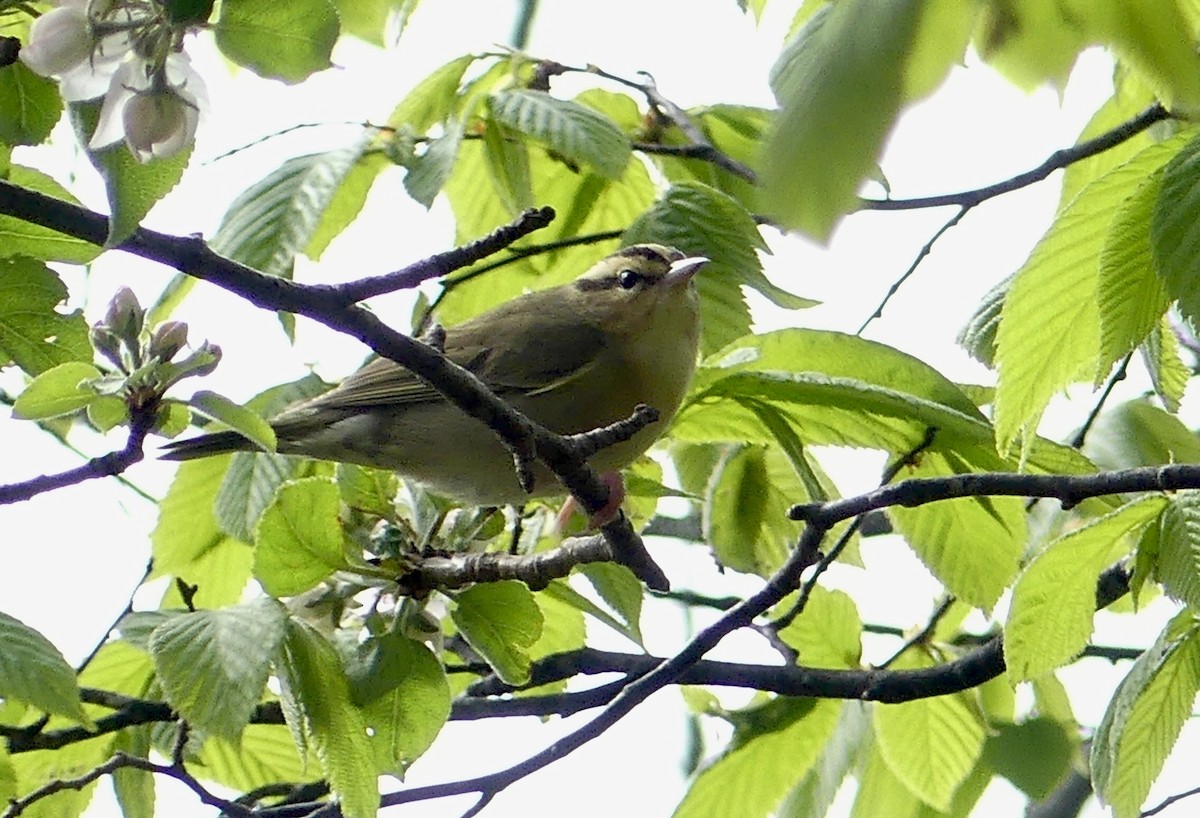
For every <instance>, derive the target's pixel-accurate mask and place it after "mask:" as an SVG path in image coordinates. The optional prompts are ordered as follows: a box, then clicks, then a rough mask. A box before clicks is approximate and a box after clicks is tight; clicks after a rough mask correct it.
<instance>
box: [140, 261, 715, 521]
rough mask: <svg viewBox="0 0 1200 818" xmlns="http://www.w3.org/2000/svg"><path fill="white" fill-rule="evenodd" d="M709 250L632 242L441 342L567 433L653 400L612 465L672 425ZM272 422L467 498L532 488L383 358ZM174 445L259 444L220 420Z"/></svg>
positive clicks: (174, 449) (290, 441)
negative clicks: (652, 415) (654, 413)
mask: <svg viewBox="0 0 1200 818" xmlns="http://www.w3.org/2000/svg"><path fill="white" fill-rule="evenodd" d="M707 261H708V259H705V258H702V257H698V256H697V257H686V256H685V255H684V254H683V253H681V252H680V251H679V250H676V249H674V248H671V247H664V246H662V245H657V244H639V245H634V246H631V247H626V248H624V249H622V250H618V251H617V252H615V253H613V254H612V255H610V256H608V257H606V258H604V259H603V260H601V261H600V262H599V263H597V264H596V265H595V266H593V267H592V268H591V269H589V270H588V271H587V272H585V273H584V274H583V275H581V276H580V277H579V278H577V279H575V280H574V281H572V282H570V283H568V284H564V285H561V286H558V287H551V288H549V289H545V290H540V291H536V292H531V293H527V294H525V295H522V296H519V297H517V298H515V299H513V300H512V301H509V302H507V303H504V304H501V305H500V306H498V307H495V308H494V309H492V310H489V311H488V312H485V313H482V314H480V315H478V316H476V317H474V318H471V319H469V320H467V321H465V322H463V323H461V324H458V325H456V326H452V327H449V328H448V329H446V331H445V342H444V345H443V351H444V352H445V354H446V356H447V357H448V358H449V359H450V360H452V361H454V362H455V363H457V364H458V365H460V366H462V367H464V368H466V369H468V370H470V371H471V372H473V373H474V374H475V375H477V376H478V377H479V378H480V379H481V380H482V381H483V382H484V383H485V384H487V385H488V387H489V388H490V389H491V390H492V391H494V392H495V393H496V394H497V395H498V396H499V397H501V398H503V399H504V400H506V401H508V402H509V403H510V404H511V405H512V406H513V407H514V408H516V409H517V410H518V411H520V412H522V413H523V414H525V415H526V416H527V417H529V418H530V419H532V420H534V421H535V422H537V423H539V424H541V425H542V426H544V427H546V428H547V429H550V430H551V431H555V432H559V433H561V434H574V433H579V432H586V431H590V430H592V429H596V428H599V427H601V426H606V425H608V424H611V423H614V422H616V421H618V420H621V419H623V418H626V417H628V416H629V415H630V414H631V413H632V412H633V410H634V408H635V407H636V406H637V404H639V403H644V404H647V405H649V406H652V407H654V408H655V409H657V410H658V411H659V413H660V417H659V419H658V420H657V421H656V422H655V423H652V424H650V425H649V426H647V427H646V428H644V429H642V430H640V431H639V432H638V433H637V434H635V435H634V436H633V437H632V438H631V439H630V440H628V441H625V442H623V443H617V444H615V445H613V446H609V447H606V448H603V449H601V450H600V451H598V452H596V454H595V455H593V456H592V457H591V458H590V459H589V463H590V464H591V465H592V466H593V467H594V468H596V469H598V470H599V471H601V473H603V474H607V475H609V476H610V478H611V475H612V474H614V473H615V472H616V471H617V470H618V469H621V468H623V467H625V466H627V465H629V464H630V463H631V462H633V460H635V459H636V458H637V457H638V456H640V455H641V454H642V453H643V452H645V451H646V449H648V448H649V447H650V445H651V444H652V443H653V442H654V441H655V440H656V439H657V438H658V437H659V436H660V435H661V434H662V433H663V431H664V430H665V429H666V427H667V426H668V424H669V423H670V420H671V417H672V416H673V415H674V414H675V412H676V410H678V408H679V404H680V402H681V401H682V400H683V396H684V393H685V392H686V391H687V387H688V383H689V382H690V381H691V378H692V374H693V373H694V371H695V368H696V357H697V344H698V341H699V335H700V305H699V297H698V295H697V293H696V287H695V284H694V282H693V276H694V275H695V273H696V272H697V271H698V270H699V269H700V268H701V267H703V266H704V264H705V263H706V262H707ZM271 426H272V427H273V428H274V430H275V434H276V437H277V441H278V450H279V451H280V452H281V453H283V454H293V455H303V456H305V457H312V458H317V459H321V460H334V461H340V462H346V463H357V464H361V465H364V466H374V467H376V468H383V469H390V470H394V471H396V472H398V473H399V474H401V475H402V476H404V477H406V478H409V479H411V480H415V481H416V482H418V483H420V484H423V485H425V486H427V487H428V488H430V489H432V490H433V491H436V492H438V493H440V494H444V495H447V496H449V497H453V498H456V499H458V500H460V501H462V502H464V503H469V504H472V505H481V506H498V505H507V504H520V503H522V502H524V501H525V500H526V499H527V498H528V497H529V496H530V495H529V494H527V493H526V492H525V491H524V490H523V489H522V488H521V485H520V483H519V481H518V479H517V475H516V471H515V469H514V467H513V459H512V455H511V454H510V453H509V451H508V450H507V449H506V448H505V447H504V445H503V444H502V443H501V442H500V439H499V438H498V437H497V436H496V433H495V432H493V431H492V430H491V429H489V428H488V427H487V426H485V425H484V424H483V423H481V422H479V421H478V420H476V419H475V418H473V417H470V416H469V415H467V414H466V413H464V412H462V411H461V410H460V409H458V408H457V407H455V406H453V405H451V404H450V403H448V402H447V401H446V400H445V399H444V398H443V397H442V396H441V395H440V394H438V392H437V391H436V390H434V389H433V388H432V387H431V386H429V385H428V384H426V383H424V382H423V381H421V380H420V379H419V378H417V377H416V376H415V375H413V374H412V373H410V372H409V371H408V370H407V369H405V368H404V367H402V366H400V365H399V364H397V363H395V362H394V361H392V360H389V359H387V358H378V359H375V360H373V361H371V362H370V363H368V364H366V365H365V366H363V367H362V368H361V369H359V370H358V371H357V372H355V373H353V374H352V375H350V376H349V377H347V378H346V380H345V381H343V382H342V383H341V384H340V385H339V386H337V387H335V388H334V389H332V390H330V391H329V392H326V393H324V394H323V395H320V396H318V397H316V398H313V399H311V400H308V401H305V402H302V403H299V404H297V405H295V406H292V407H290V408H288V409H286V410H285V411H284V412H283V413H282V414H280V415H278V416H276V417H275V418H273V419H272V420H271ZM165 448H166V452H165V454H163V455H162V456H163V457H164V458H165V459H168V460H191V459H193V458H198V457H207V456H209V455H214V454H221V453H224V452H231V451H248V450H255V448H256V447H255V445H254V444H253V443H252V442H250V440H248V439H247V438H244V437H242V436H241V435H239V434H237V433H236V432H232V431H223V432H216V433H213V434H206V435H200V436H199V437H194V438H191V439H189V440H182V441H177V442H175V443H171V444H168V445H167V446H166V447H165ZM533 476H534V489H533V495H535V496H545V495H552V494H561V493H563V492H564V489H563V487H562V486H561V485H560V484H559V483H558V481H557V480H556V479H555V478H554V476H553V474H552V472H550V471H549V470H548V469H547V468H545V466H543V465H542V464H540V463H539V464H536V465H535V467H534V471H533ZM606 482H607V483H608V484H609V486H610V487H615V488H618V489H619V485H618V484H616V483H615V482H614V481H613V480H612V479H606ZM616 501H617V503H618V504H619V498H617V500H616ZM611 502H612V501H610V504H611ZM614 511H615V509H614Z"/></svg>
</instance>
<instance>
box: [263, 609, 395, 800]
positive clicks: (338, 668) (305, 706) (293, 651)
mask: <svg viewBox="0 0 1200 818" xmlns="http://www.w3.org/2000/svg"><path fill="white" fill-rule="evenodd" d="M281 664H282V666H281V671H282V672H281V674H280V676H281V681H282V682H283V686H284V697H285V699H287V700H290V701H291V702H292V705H291V706H288V707H285V708H284V714H285V715H287V714H289V713H292V714H296V715H300V716H302V718H303V722H304V724H303V725H296V724H289V726H290V727H291V728H292V730H293V731H297V730H301V729H302V730H303V732H304V733H306V734H307V735H308V736H309V737H311V739H312V742H313V746H314V747H316V750H317V756H318V757H319V758H320V759H321V767H322V768H323V769H324V770H325V775H326V777H327V778H328V779H329V783H330V786H331V787H332V788H333V791H334V794H335V795H337V797H338V799H339V800H340V802H341V808H342V811H343V812H344V813H345V814H346V816H347V818H373V816H374V815H375V814H376V811H377V810H378V807H379V785H378V782H377V778H376V767H375V764H374V751H373V748H372V746H371V740H370V738H369V737H368V735H367V724H366V720H365V718H364V716H363V712H362V711H361V710H360V709H359V708H357V707H356V706H355V705H354V703H353V701H352V700H351V697H350V685H349V683H348V682H347V681H346V674H345V673H344V672H343V670H342V665H341V662H339V661H338V656H337V652H336V651H335V650H334V648H333V646H332V645H330V644H329V642H327V641H326V640H325V639H324V638H323V637H322V636H321V635H320V634H319V633H317V632H316V631H314V630H313V629H312V628H310V627H308V626H307V625H304V624H302V623H300V622H297V621H296V620H294V619H293V620H289V621H288V627H287V636H286V638H285V640H284V658H283V662H282V663H281Z"/></svg>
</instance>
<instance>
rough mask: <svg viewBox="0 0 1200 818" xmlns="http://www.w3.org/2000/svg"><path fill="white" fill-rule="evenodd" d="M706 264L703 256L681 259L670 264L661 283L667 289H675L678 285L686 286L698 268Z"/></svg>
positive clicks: (706, 260) (706, 261)
mask: <svg viewBox="0 0 1200 818" xmlns="http://www.w3.org/2000/svg"><path fill="white" fill-rule="evenodd" d="M705 264H708V259H706V258H705V257H704V256H691V257H690V258H682V259H680V260H679V261H676V262H674V263H672V264H671V267H670V269H668V270H667V274H666V275H665V276H663V283H664V284H666V285H667V286H668V287H675V286H677V285H680V284H686V283H688V282H689V281H691V280H692V276H694V275H695V274H696V273H697V272H699V270H700V268H701V267H703V266H704V265H705Z"/></svg>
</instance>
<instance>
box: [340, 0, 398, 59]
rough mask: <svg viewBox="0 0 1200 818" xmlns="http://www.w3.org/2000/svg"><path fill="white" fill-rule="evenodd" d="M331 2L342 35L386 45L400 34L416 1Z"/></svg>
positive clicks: (356, 0) (355, 0)
mask: <svg viewBox="0 0 1200 818" xmlns="http://www.w3.org/2000/svg"><path fill="white" fill-rule="evenodd" d="M334 4H335V5H336V6H337V11H338V19H339V20H341V24H342V33H343V34H349V35H351V36H353V37H357V38H358V39H360V40H362V41H363V42H367V43H370V44H371V45H375V46H379V47H380V48H386V47H387V46H388V45H390V44H392V42H393V41H394V40H396V39H398V38H399V37H400V34H401V33H402V32H403V30H404V26H405V24H406V23H407V22H408V17H409V15H410V14H412V12H413V10H414V9H415V8H416V6H417V0H334ZM397 18H398V21H397Z"/></svg>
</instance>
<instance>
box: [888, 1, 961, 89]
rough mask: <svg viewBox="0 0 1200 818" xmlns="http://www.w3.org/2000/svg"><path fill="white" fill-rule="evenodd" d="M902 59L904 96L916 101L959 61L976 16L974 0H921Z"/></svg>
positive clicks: (935, 87)
mask: <svg viewBox="0 0 1200 818" xmlns="http://www.w3.org/2000/svg"><path fill="white" fill-rule="evenodd" d="M919 6H920V18H919V20H918V22H917V30H916V31H915V32H914V33H913V36H912V50H911V52H910V53H908V54H906V55H905V56H906V59H905V63H904V98H905V100H906V101H910V102H912V101H916V100H919V99H921V98H922V97H925V96H928V95H929V94H931V93H933V92H934V91H935V90H936V89H937V87H938V86H939V85H941V84H942V81H943V80H944V79H945V78H946V75H947V74H948V73H949V72H950V69H951V68H953V67H954V66H956V65H961V64H962V63H963V62H964V59H965V52H966V50H967V44H968V43H969V42H970V41H971V34H972V32H973V31H974V29H975V23H976V20H977V18H978V17H979V12H980V8H979V6H977V5H976V4H974V3H960V2H958V0H924V2H922V3H920V4H919Z"/></svg>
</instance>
